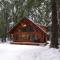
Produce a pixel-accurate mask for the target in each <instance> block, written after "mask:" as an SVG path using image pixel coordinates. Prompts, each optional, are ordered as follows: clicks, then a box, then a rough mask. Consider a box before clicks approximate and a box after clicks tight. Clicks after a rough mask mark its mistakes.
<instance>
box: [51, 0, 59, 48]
mask: <svg viewBox="0 0 60 60" xmlns="http://www.w3.org/2000/svg"><path fill="white" fill-rule="evenodd" d="M51 3H52V6H51V8H52V26H51V35H52V36H51V44H50V47H53V48H58V20H57V6H56V0H51Z"/></svg>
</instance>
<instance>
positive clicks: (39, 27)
mask: <svg viewBox="0 0 60 60" xmlns="http://www.w3.org/2000/svg"><path fill="white" fill-rule="evenodd" d="M24 20H25V21H26V20H27V23H29V22H31V23H33V24H34V25H35V26H36V27H37V28H38V29H40V30H41V31H43V32H44V33H45V34H47V32H46V31H45V30H44V29H43V28H42V26H43V25H41V24H37V23H34V22H33V21H32V20H30V19H28V18H23V19H22V20H21V21H20V22H19V23H17V24H16V25H15V26H14V27H13V28H11V29H10V30H9V31H8V33H11V32H13V31H14V30H15V28H16V27H18V26H19V25H20V24H21V22H23V21H24ZM43 27H46V26H43Z"/></svg>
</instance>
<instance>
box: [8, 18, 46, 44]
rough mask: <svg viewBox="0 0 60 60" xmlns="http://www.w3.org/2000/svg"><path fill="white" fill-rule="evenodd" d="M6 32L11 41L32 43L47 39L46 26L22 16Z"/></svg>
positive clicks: (42, 41)
mask: <svg viewBox="0 0 60 60" xmlns="http://www.w3.org/2000/svg"><path fill="white" fill-rule="evenodd" d="M8 33H9V36H10V40H11V41H12V43H17V44H32V43H44V42H46V41H47V27H46V26H43V25H41V24H38V23H34V22H33V21H32V20H30V19H28V18H23V19H22V20H21V21H20V22H19V23H18V24H16V25H15V26H14V27H13V28H12V29H10V30H9V31H8Z"/></svg>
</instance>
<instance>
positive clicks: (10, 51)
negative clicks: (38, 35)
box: [0, 43, 60, 60]
mask: <svg viewBox="0 0 60 60" xmlns="http://www.w3.org/2000/svg"><path fill="white" fill-rule="evenodd" d="M0 60H60V49H53V48H49V46H32V45H12V44H7V43H4V44H2V43H0Z"/></svg>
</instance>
